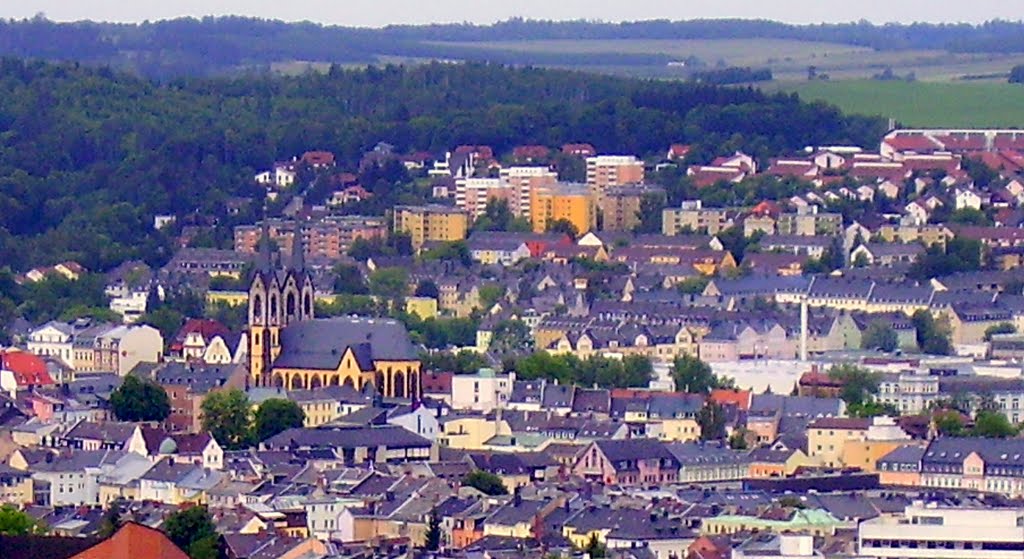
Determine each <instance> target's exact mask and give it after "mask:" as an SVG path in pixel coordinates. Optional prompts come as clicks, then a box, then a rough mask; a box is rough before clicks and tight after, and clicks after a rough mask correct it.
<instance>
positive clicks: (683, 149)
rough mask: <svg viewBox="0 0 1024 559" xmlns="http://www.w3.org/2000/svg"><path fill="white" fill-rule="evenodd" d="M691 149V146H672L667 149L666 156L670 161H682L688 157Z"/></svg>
mask: <svg viewBox="0 0 1024 559" xmlns="http://www.w3.org/2000/svg"><path fill="white" fill-rule="evenodd" d="M692 149H693V147H692V146H688V145H686V144H672V145H671V146H669V147H668V155H669V158H671V159H682V158H684V157H686V156H687V155H689V153H690V151H691V150H692Z"/></svg>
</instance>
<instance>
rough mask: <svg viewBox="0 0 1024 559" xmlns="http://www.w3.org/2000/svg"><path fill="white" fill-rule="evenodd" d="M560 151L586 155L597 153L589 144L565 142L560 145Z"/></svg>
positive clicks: (568, 153)
mask: <svg viewBox="0 0 1024 559" xmlns="http://www.w3.org/2000/svg"><path fill="white" fill-rule="evenodd" d="M562 153H564V154H566V155H581V156H584V157H587V156H591V155H597V150H596V149H594V146H592V145H590V144H565V145H563V146H562Z"/></svg>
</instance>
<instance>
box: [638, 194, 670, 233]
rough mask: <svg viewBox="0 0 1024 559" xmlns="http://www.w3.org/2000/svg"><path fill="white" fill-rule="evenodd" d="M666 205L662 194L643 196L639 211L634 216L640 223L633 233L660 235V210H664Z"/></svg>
mask: <svg viewBox="0 0 1024 559" xmlns="http://www.w3.org/2000/svg"><path fill="white" fill-rule="evenodd" d="M666 203H667V202H666V199H665V193H664V192H651V193H648V194H644V195H643V197H642V198H641V199H640V211H638V212H637V215H636V217H637V219H639V220H640V223H638V224H637V226H636V227H635V228H634V229H633V232H634V233H653V234H661V218H662V210H663V209H665V204H666Z"/></svg>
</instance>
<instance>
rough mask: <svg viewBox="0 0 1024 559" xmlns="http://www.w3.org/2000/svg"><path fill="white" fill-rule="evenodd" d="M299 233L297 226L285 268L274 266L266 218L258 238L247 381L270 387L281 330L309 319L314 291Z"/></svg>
mask: <svg viewBox="0 0 1024 559" xmlns="http://www.w3.org/2000/svg"><path fill="white" fill-rule="evenodd" d="M304 251H305V246H304V243H303V242H302V233H301V231H300V230H299V228H298V227H296V231H295V235H294V238H293V241H292V250H291V259H290V262H289V265H288V266H287V268H286V269H284V270H277V269H275V266H274V262H273V258H272V255H271V248H270V226H269V224H268V220H267V219H266V218H264V219H263V228H262V233H261V237H260V249H259V258H258V260H257V264H256V270H255V273H254V274H253V277H252V281H251V282H250V284H249V313H248V322H249V381H250V385H251V386H270V384H271V383H270V374H269V372H270V368H271V365H272V364H273V362H274V360H275V359H277V356H278V355H280V353H281V330H282V329H283V328H285V327H287V326H288V325H289V324H292V323H295V322H300V321H305V320H312V319H313V317H314V304H315V293H314V288H313V278H312V277H311V276H310V275H309V272H308V271H307V270H306V259H305V254H304Z"/></svg>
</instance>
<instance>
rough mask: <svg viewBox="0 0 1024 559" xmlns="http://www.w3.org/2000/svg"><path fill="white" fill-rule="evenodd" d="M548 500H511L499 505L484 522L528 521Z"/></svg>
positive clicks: (498, 524)
mask: <svg viewBox="0 0 1024 559" xmlns="http://www.w3.org/2000/svg"><path fill="white" fill-rule="evenodd" d="M549 503H550V501H548V500H536V501H534V500H526V499H524V500H521V501H519V502H518V503H517V502H516V500H514V499H513V500H511V501H509V502H508V503H506V504H505V505H504V506H502V507H499V508H498V509H497V510H495V511H494V513H492V514H491V515H490V516H488V517H487V520H486V523H487V524H493V525H497V526H512V525H515V524H522V523H530V522H532V521H533V518H534V517H535V516H537V515H538V514H539V513H540V511H541V510H542V509H544V507H546V506H547V505H548V504H549Z"/></svg>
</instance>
